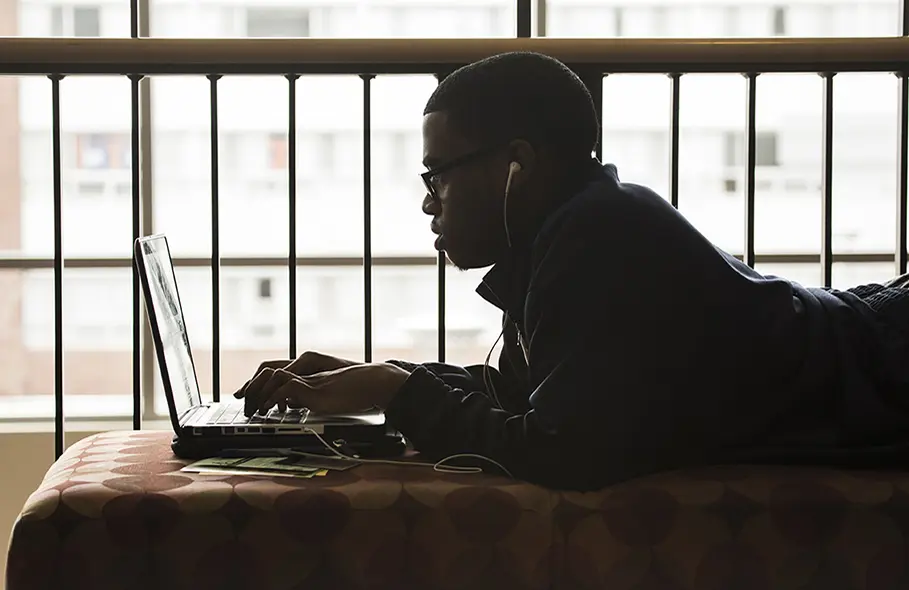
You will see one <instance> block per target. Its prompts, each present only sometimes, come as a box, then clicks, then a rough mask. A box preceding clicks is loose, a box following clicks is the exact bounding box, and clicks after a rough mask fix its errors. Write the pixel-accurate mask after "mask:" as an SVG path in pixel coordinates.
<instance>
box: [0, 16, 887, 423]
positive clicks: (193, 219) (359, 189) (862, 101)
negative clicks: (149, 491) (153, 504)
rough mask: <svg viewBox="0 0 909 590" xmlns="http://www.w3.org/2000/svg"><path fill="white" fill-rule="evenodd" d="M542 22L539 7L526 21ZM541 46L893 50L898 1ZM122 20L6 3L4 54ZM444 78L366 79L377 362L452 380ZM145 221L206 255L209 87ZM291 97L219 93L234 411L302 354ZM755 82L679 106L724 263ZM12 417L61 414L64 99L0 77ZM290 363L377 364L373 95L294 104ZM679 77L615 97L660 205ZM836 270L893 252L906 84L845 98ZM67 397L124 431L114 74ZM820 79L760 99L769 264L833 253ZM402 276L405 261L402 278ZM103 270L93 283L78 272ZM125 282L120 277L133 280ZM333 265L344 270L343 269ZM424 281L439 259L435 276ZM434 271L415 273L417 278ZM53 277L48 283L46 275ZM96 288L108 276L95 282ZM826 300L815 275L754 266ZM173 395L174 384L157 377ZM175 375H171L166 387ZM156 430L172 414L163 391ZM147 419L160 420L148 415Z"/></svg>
mask: <svg viewBox="0 0 909 590" xmlns="http://www.w3.org/2000/svg"><path fill="white" fill-rule="evenodd" d="M146 1H147V2H150V5H149V6H148V13H149V14H150V22H149V25H148V27H149V33H150V35H151V36H155V37H336V38H339V37H454V38H466V37H513V36H515V34H516V25H515V21H516V9H515V2H514V0H478V1H475V2H470V3H464V2H460V1H458V0H345V1H343V2H341V1H336V2H333V1H331V0H328V1H324V0H320V1H318V2H316V1H315V0H298V1H295V2H289V1H283V2H277V3H265V4H262V3H260V2H258V1H257V0H245V3H244V0H240V1H239V2H228V1H221V2H218V1H212V2H204V3H201V2H195V1H192V0H143V2H146ZM534 2H535V4H536V5H537V8H538V9H539V8H540V7H541V6H542V5H543V2H541V1H540V0H534ZM542 7H543V8H544V10H541V11H539V14H545V19H544V22H538V23H535V24H534V31H535V34H545V35H546V36H549V37H625V38H627V37H772V36H789V37H812V36H820V37H831V36H838V37H843V36H885V35H887V36H889V35H894V34H898V33H899V31H898V30H897V27H898V24H897V23H898V18H897V16H898V2H897V0H861V1H857V0H856V1H848V2H847V1H845V0H783V1H780V0H766V1H756V2H748V3H741V2H733V1H731V0H730V1H727V0H711V1H709V2H705V1H703V0H655V1H652V2H640V1H639V0H611V1H609V2H606V1H603V0H547V1H546V2H545V6H542ZM129 19H130V8H129V3H128V2H127V1H126V0H99V1H98V2H96V3H91V2H85V1H80V2H79V3H73V2H69V1H67V2H54V1H53V0H51V1H45V0H0V34H3V35H22V36H74V37H93V36H105V37H127V36H129V34H130V30H129ZM435 83H436V82H435V79H434V78H433V77H432V76H379V77H378V78H376V79H375V80H374V81H373V82H372V111H371V112H372V130H371V137H370V139H371V142H372V236H373V244H372V253H373V256H375V257H381V258H382V259H383V263H382V264H377V265H375V266H374V267H373V282H372V290H373V291H372V292H373V299H372V301H373V323H372V341H373V342H372V346H373V349H372V358H373V359H375V360H384V359H388V358H406V359H412V360H432V359H435V358H436V356H437V354H438V351H437V343H438V334H437V325H438V324H437V306H438V303H437V301H438V294H437V288H438V287H437V277H438V274H437V268H436V266H435V251H434V250H433V248H432V235H431V234H430V232H429V228H428V221H427V219H426V218H425V216H424V215H423V214H422V213H421V212H420V202H421V199H422V197H423V188H422V184H421V182H420V179H419V177H418V174H419V172H421V167H420V161H421V137H420V123H421V113H422V108H423V104H424V102H425V100H426V99H427V97H428V96H429V94H430V93H431V92H432V90H433V88H434V85H435ZM150 84H151V87H150V88H151V90H150V96H151V103H150V122H151V153H150V154H149V155H150V158H151V160H150V161H151V166H152V178H151V187H152V189H153V190H152V191H151V192H150V193H149V194H147V195H145V197H146V198H148V199H150V201H149V206H150V207H151V211H152V213H153V215H152V218H151V220H149V221H150V223H149V227H151V228H153V230H154V232H156V233H158V232H163V233H166V234H167V235H168V236H169V239H170V244H171V248H172V250H173V253H174V255H175V257H177V258H180V257H183V258H187V257H192V258H196V259H199V258H203V259H204V258H205V257H208V256H210V252H211V250H210V248H211V209H210V207H211V196H210V194H211V193H210V187H211V161H210V158H211V151H210V141H211V140H210V132H211V130H210V126H209V122H210V116H209V110H208V109H209V104H210V103H209V100H210V97H209V89H210V84H209V81H208V80H206V79H205V78H204V77H201V76H197V77H192V76H187V77H163V76H162V77H155V78H153V79H151V81H150ZM287 88H288V83H287V80H286V79H284V78H283V77H281V76H268V77H232V76H226V77H224V78H222V79H221V80H220V82H219V84H218V89H219V111H218V117H219V130H218V131H219V135H218V137H219V158H220V175H219V184H220V205H219V207H220V244H221V256H222V257H223V258H224V259H225V260H226V261H229V260H230V259H243V260H246V261H249V260H250V259H255V258H257V257H261V258H267V259H270V260H271V261H272V263H273V264H272V265H260V266H255V265H250V264H249V263H248V262H247V263H244V264H242V265H241V264H228V263H227V262H225V264H224V266H223V267H222V270H221V291H220V293H221V299H220V313H221V319H220V328H221V389H222V394H229V393H230V392H232V391H233V390H234V389H235V388H236V387H238V386H239V385H240V384H242V383H243V381H244V380H245V379H247V378H248V377H249V376H250V374H251V373H252V371H253V370H254V369H255V367H256V366H258V363H259V361H260V360H262V359H265V358H282V357H285V356H286V355H287V354H288V352H287V350H288V335H289V332H290V327H289V325H288V322H289V309H288V308H289V301H288V296H289V283H288V280H289V279H288V271H287V268H286V265H282V264H281V259H282V257H286V256H287V254H288V244H287V242H288V238H287V211H288V199H287V194H288V186H287V183H288V173H287V166H288V161H287V158H288V146H287V124H288V119H287V117H288V104H287V100H288V98H287V97H288V93H287ZM745 88H746V87H745V79H744V78H743V77H742V76H740V75H690V76H685V77H684V78H683V80H682V86H681V105H682V111H681V121H680V128H681V135H680V147H681V150H680V153H681V166H680V168H681V171H680V177H679V206H680V209H681V210H682V212H683V213H684V214H685V215H686V216H687V217H688V218H689V219H690V220H691V221H692V222H693V223H694V224H695V225H696V226H697V227H698V228H699V229H700V230H701V231H703V232H704V233H705V234H706V235H707V236H708V237H710V238H711V239H712V240H714V241H715V242H716V243H717V244H718V245H719V246H720V247H722V248H724V249H726V250H728V251H730V252H732V253H738V254H741V252H742V249H743V244H744V233H745V229H744V221H743V219H744V217H743V215H744V190H745V169H744V166H745V164H746V162H745V160H746V158H745V148H744V133H743V131H744V128H745ZM0 96H2V101H0V104H3V105H6V106H5V107H4V108H3V109H0V221H2V224H3V231H0V254H2V255H4V256H5V257H6V258H10V259H17V260H20V261H21V263H15V264H13V263H8V264H5V265H4V266H3V267H2V268H0V322H2V325H0V366H2V367H3V370H2V371H0V416H4V417H7V418H27V417H49V416H51V415H52V414H53V392H54V351H53V347H54V314H53V308H54V296H53V272H52V270H50V269H49V268H48V264H47V263H46V262H45V263H41V264H39V263H35V262H33V261H34V260H36V259H45V261H46V260H48V259H50V258H52V256H53V224H52V219H53V218H52V215H53V200H52V199H53V189H52V171H51V168H50V162H51V161H52V160H51V149H52V147H51V108H50V105H51V103H50V82H49V81H48V80H47V79H46V78H43V77H19V78H14V77H7V78H2V79H0ZM296 96H297V104H296V112H297V129H296V134H297V135H296V137H297V161H296V162H295V163H294V165H295V166H296V171H297V176H296V178H297V193H296V194H297V254H298V256H300V257H301V258H302V259H308V260H311V259H319V260H320V261H322V262H321V263H320V264H317V265H313V264H309V265H307V264H303V265H301V266H300V267H299V270H298V273H297V317H296V323H297V326H296V328H297V329H296V334H297V351H298V352H302V351H303V350H307V349H312V348H315V349H319V350H323V351H326V352H329V353H332V354H337V355H340V356H343V357H350V358H362V357H363V354H364V309H363V308H364V276H363V269H362V266H361V261H360V259H361V257H362V256H363V147H362V145H363V144H362V142H363V122H362V99H363V82H362V80H361V79H360V78H359V77H357V76H303V77H301V78H300V80H299V81H298V82H297V92H296ZM669 100H670V85H669V80H668V78H667V77H666V76H663V75H614V76H608V77H606V78H605V79H604V82H603V113H604V115H603V119H604V120H603V124H604V137H603V159H604V160H606V161H609V162H613V163H615V164H616V165H617V166H618V169H619V172H620V175H621V177H622V179H623V180H626V181H631V182H636V183H640V184H645V185H649V186H651V187H653V188H654V189H656V190H657V191H658V192H660V193H661V194H662V195H663V196H666V197H667V198H668V189H669ZM834 104H835V109H836V110H835V127H834V129H835V137H834V182H833V186H834V190H835V195H834V200H835V208H834V219H833V232H834V250H835V251H836V252H837V253H892V252H893V250H894V247H895V238H894V230H893V224H894V222H893V211H894V200H895V195H896V190H897V187H896V179H897V174H896V167H897V162H896V132H897V130H896V126H894V125H893V121H895V120H896V115H897V113H896V111H897V108H896V107H897V79H896V78H895V77H894V76H892V75H887V74H841V75H838V76H837V77H836V85H835V100H834ZM61 105H62V113H61V122H62V162H63V169H62V179H63V197H64V203H63V206H64V213H63V214H64V219H63V223H64V234H63V240H64V241H63V243H64V253H65V256H66V257H68V258H72V259H80V260H81V263H80V264H79V267H78V268H69V269H67V270H66V272H65V278H64V302H63V303H64V336H65V338H64V340H65V351H64V352H65V372H64V391H65V393H66V398H65V399H66V412H67V415H68V416H71V417H72V416H104V415H121V416H127V415H129V414H130V412H131V409H132V402H131V391H132V387H133V381H132V379H133V376H132V365H131V363H132V353H131V347H132V321H133V320H132V282H131V270H130V268H129V264H128V258H129V256H130V253H131V236H132V233H131V232H132V227H131V207H132V203H131V190H132V189H131V172H130V164H131V153H130V152H131V150H130V85H129V81H128V80H127V79H125V78H121V77H69V78H66V79H64V80H63V81H62V83H61ZM821 108H822V81H821V79H820V78H819V77H818V76H816V75H772V74H766V75H762V76H761V77H760V85H759V92H758V105H757V126H758V135H757V137H756V152H755V155H756V163H757V172H756V186H757V210H756V228H757V229H756V248H757V252H758V253H759V254H817V253H818V252H819V249H820V245H821V215H820V208H821V193H820V186H821V178H822V170H821V161H822V144H821V137H822V134H821V132H822V124H823V120H822V116H821ZM394 257H399V258H400V263H395V262H394V261H392V263H391V264H386V263H385V262H384V261H387V260H388V259H390V258H394ZM93 258H99V259H103V261H104V264H101V263H99V264H98V265H97V266H99V267H98V268H91V264H90V263H85V260H86V259H93ZM118 259H119V260H120V261H121V262H117V260H118ZM325 260H336V261H337V264H334V265H328V264H325V263H324V261H325ZM421 261H422V262H421ZM415 262H416V263H415ZM42 264H43V267H42ZM101 266H104V267H103V268H102V267H101ZM758 269H759V270H761V271H764V272H769V273H773V274H780V275H784V276H787V277H790V278H792V279H795V280H797V281H799V282H803V283H806V284H809V285H817V284H818V283H819V282H820V280H821V271H820V266H819V265H818V264H804V263H799V264H789V263H785V264H784V263H774V264H770V265H768V264H759V265H758ZM892 271H893V268H892V264H888V263H874V264H871V263H862V264H858V263H850V264H845V263H837V264H836V265H835V268H834V286H845V285H852V284H856V283H861V282H867V281H872V280H880V279H884V278H886V277H888V276H890V275H891V274H892ZM177 275H178V277H177V278H178V281H179V285H180V290H181V296H182V301H183V306H184V310H185V313H186V315H187V324H188V327H189V330H190V338H191V342H192V345H193V348H194V353H195V355H196V363H197V369H198V371H199V376H200V380H201V383H200V385H201V387H202V391H203V392H204V393H207V394H210V393H211V382H212V375H211V364H212V363H211V358H212V355H211V347H212V308H211V306H212V286H211V271H210V269H209V267H207V266H204V265H203V266H198V265H196V266H185V265H184V266H180V267H179V268H178V271H177ZM481 276H482V272H469V273H460V272H457V271H455V270H453V269H449V270H448V272H447V278H446V284H445V289H446V310H447V311H446V327H447V336H446V355H447V360H449V361H453V362H457V363H468V364H469V363H480V362H482V361H483V359H484V358H485V357H486V354H487V352H488V349H489V347H490V346H491V345H492V344H493V342H494V340H495V338H496V336H497V334H498V330H499V328H500V318H499V317H498V315H497V314H496V313H495V311H494V310H493V308H492V307H490V306H488V305H487V304H485V303H484V302H483V301H482V300H481V299H480V298H479V297H478V296H476V295H475V293H474V292H473V289H474V287H475V286H476V284H477V283H478V282H479V279H480V277H481ZM155 375H157V374H156V373H155ZM156 378H157V376H156ZM156 398H157V400H156V402H155V403H150V404H147V405H146V406H145V407H146V410H147V412H146V413H147V417H150V416H153V415H154V412H158V413H161V412H162V411H163V410H164V407H163V405H162V401H163V400H162V399H161V398H162V396H161V393H160V388H159V389H158V391H157V394H156ZM152 410H154V412H152Z"/></svg>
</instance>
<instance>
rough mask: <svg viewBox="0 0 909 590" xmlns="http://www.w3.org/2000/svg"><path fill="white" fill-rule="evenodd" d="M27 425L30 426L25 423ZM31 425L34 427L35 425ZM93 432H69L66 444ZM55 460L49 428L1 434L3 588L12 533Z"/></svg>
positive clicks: (0, 564)
mask: <svg viewBox="0 0 909 590" xmlns="http://www.w3.org/2000/svg"><path fill="white" fill-rule="evenodd" d="M24 427H27V425H26V426H24ZM31 428H33V429H34V427H33V426H32V427H31ZM91 434H94V432H90V431H89V432H69V433H67V437H66V444H67V446H69V445H72V444H74V443H76V442H78V441H79V440H80V439H82V438H84V437H86V436H89V435H91ZM53 462H54V434H53V430H52V429H51V430H50V431H48V432H5V433H2V434H0V473H2V474H3V491H2V493H0V539H2V543H3V547H4V550H3V551H2V552H0V572H2V577H0V590H4V589H5V588H6V550H5V548H6V547H7V546H8V545H9V535H10V532H11V531H12V528H13V524H14V523H15V522H16V517H17V516H18V515H19V512H20V511H21V510H22V506H23V505H24V504H25V501H26V499H28V496H29V494H31V493H32V492H33V491H35V489H37V487H38V486H39V485H40V484H41V480H42V479H44V474H45V473H46V472H47V470H48V468H49V467H50V466H51V464H52V463H53Z"/></svg>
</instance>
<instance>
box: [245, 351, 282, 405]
mask: <svg viewBox="0 0 909 590" xmlns="http://www.w3.org/2000/svg"><path fill="white" fill-rule="evenodd" d="M292 362H293V361H292V360H291V359H276V360H271V361H265V362H263V363H262V364H261V365H259V368H258V369H257V370H256V373H255V375H253V378H252V379H250V380H249V381H247V382H246V383H244V384H243V386H242V387H241V388H240V389H238V390H237V391H235V392H234V397H235V398H237V399H241V398H243V397H246V393H247V392H248V391H249V388H250V386H251V385H252V384H253V382H254V381H255V379H256V377H258V376H259V375H261V374H262V373H263V372H264V371H265V370H266V369H283V368H285V367H287V366H288V365H290V364H291V363H292Z"/></svg>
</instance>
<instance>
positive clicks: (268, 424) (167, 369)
mask: <svg viewBox="0 0 909 590" xmlns="http://www.w3.org/2000/svg"><path fill="white" fill-rule="evenodd" d="M135 251H136V263H137V266H138V271H139V280H140V282H141V284H142V290H143V292H144V294H145V302H146V306H145V307H146V310H147V313H148V318H149V323H150V324H151V332H152V338H153V340H154V345H155V350H156V352H157V358H158V366H159V368H160V371H161V381H162V383H163V385H164V395H165V397H166V399H167V407H168V411H169V413H170V419H171V423H172V424H173V427H174V432H175V434H176V436H175V438H174V444H173V445H172V446H173V449H174V452H175V453H176V454H177V455H178V456H181V457H186V458H199V457H206V456H212V455H216V454H218V453H220V452H222V451H225V450H228V449H229V450H241V449H267V448H274V449H289V448H291V449H298V450H301V451H306V452H325V453H330V452H331V451H329V450H328V449H327V448H326V447H325V444H326V443H328V444H331V445H333V446H335V447H336V448H337V449H338V450H340V451H341V452H346V453H348V454H357V455H359V456H361V457H365V456H388V455H393V454H398V453H400V452H402V451H403V450H404V445H405V443H404V440H403V437H402V436H401V435H400V434H399V433H397V432H395V431H393V430H392V429H390V428H389V427H388V426H387V425H386V424H385V415H384V414H383V413H382V412H376V411H374V412H368V413H362V414H346V415H331V416H328V415H313V414H312V413H311V412H310V411H309V410H308V409H306V408H288V409H287V411H285V412H278V411H277V408H272V409H271V410H269V411H267V412H266V413H265V414H264V415H261V414H259V413H258V412H257V413H256V414H254V415H253V416H246V414H245V412H244V403H243V400H235V399H233V398H232V397H231V400H230V401H227V402H212V403H205V402H203V401H202V396H201V393H200V391H199V381H198V378H197V375H196V369H195V363H194V362H193V356H192V349H191V347H190V342H189V334H188V332H187V329H186V322H185V319H184V316H183V308H182V306H181V304H180V294H179V291H178V289H177V278H176V275H175V273H174V265H173V259H172V258H171V254H170V248H169V247H168V243H167V237H166V236H164V235H154V236H149V237H144V238H139V239H138V240H136V243H135ZM315 434H318V435H319V436H318V437H317V436H315ZM320 437H321V439H322V440H319V439H320Z"/></svg>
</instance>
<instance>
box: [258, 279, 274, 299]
mask: <svg viewBox="0 0 909 590" xmlns="http://www.w3.org/2000/svg"><path fill="white" fill-rule="evenodd" d="M259 299H271V279H267V278H266V279H259Z"/></svg>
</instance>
